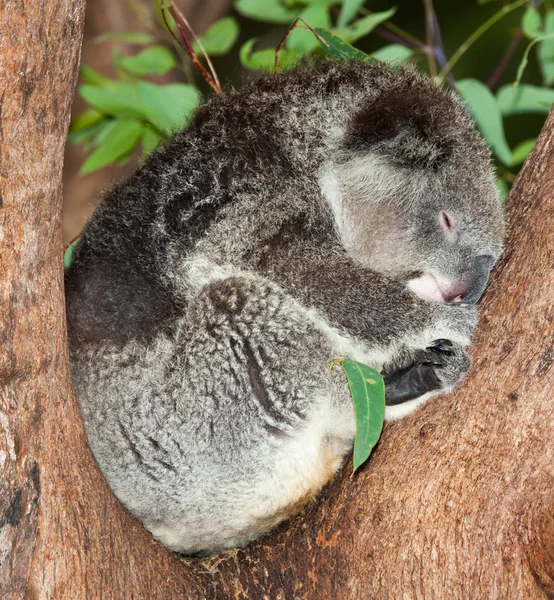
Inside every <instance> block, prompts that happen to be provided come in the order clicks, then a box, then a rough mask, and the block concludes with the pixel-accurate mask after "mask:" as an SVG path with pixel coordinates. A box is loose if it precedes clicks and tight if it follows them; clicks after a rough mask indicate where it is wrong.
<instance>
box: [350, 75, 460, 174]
mask: <svg viewBox="0 0 554 600" xmlns="http://www.w3.org/2000/svg"><path fill="white" fill-rule="evenodd" d="M459 119H460V105H459V104H458V103H457V102H456V101H455V100H454V99H453V98H452V97H451V96H448V95H447V94H445V93H444V92H443V91H442V90H441V89H440V88H439V87H438V86H436V85H435V84H433V83H432V82H430V81H426V80H424V79H422V78H419V77H417V76H416V75H415V74H414V77H413V78H409V79H408V80H406V79H405V78H397V79H396V82H395V83H393V84H392V85H389V86H387V87H386V88H385V89H381V90H380V92H379V94H378V95H377V96H376V97H374V98H371V99H369V100H368V102H367V103H366V104H365V105H364V106H363V107H362V108H361V109H360V110H358V112H357V113H356V114H355V115H354V117H353V118H352V119H351V121H350V123H349V126H348V130H347V134H346V137H345V144H346V147H347V149H349V150H355V151H362V152H363V151H373V152H377V153H379V154H383V155H386V156H387V157H388V158H389V159H390V160H392V161H393V162H395V163H397V164H399V165H403V166H407V167H418V168H429V167H431V168H436V167H438V166H439V165H440V164H442V163H443V162H444V161H445V160H447V159H448V158H449V156H450V155H451V154H452V152H453V149H454V146H455V143H456V139H455V135H456V133H455V128H454V123H455V122H458V123H459Z"/></svg>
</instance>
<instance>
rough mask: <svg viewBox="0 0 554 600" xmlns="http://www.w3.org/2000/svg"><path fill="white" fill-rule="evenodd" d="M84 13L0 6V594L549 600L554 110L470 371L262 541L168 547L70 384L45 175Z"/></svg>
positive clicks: (72, 8)
mask: <svg viewBox="0 0 554 600" xmlns="http://www.w3.org/2000/svg"><path fill="white" fill-rule="evenodd" d="M82 13H83V0H43V1H41V2H25V3H23V2H18V1H16V0H13V1H12V2H9V1H7V0H4V2H3V4H2V5H1V11H0V31H2V32H7V31H8V32H10V33H9V35H4V36H3V37H2V38H0V68H1V69H2V72H1V73H0V85H1V86H2V88H1V92H0V94H1V95H0V98H1V99H2V112H1V122H0V125H1V127H0V134H1V137H0V151H1V161H0V192H1V197H2V202H1V203H0V224H1V229H0V244H1V250H0V274H1V276H2V278H1V298H2V307H1V309H0V339H1V342H0V381H1V384H0V385H1V387H0V393H1V395H0V400H1V404H0V430H1V432H0V466H1V468H2V473H3V478H2V480H0V597H1V598H6V599H8V598H10V599H11V598H17V599H19V598H41V599H50V598H54V599H56V600H63V599H68V600H79V599H85V598H86V599H87V600H90V599H96V598H102V599H107V598H114V599H118V600H119V599H121V600H123V599H129V598H145V599H150V598H172V599H173V598H222V599H226V598H245V599H246V598H248V599H257V598H270V599H279V598H282V599H285V598H287V599H288V598H307V599H310V600H312V599H319V598H321V599H325V600H327V599H329V598H339V599H342V598H364V599H365V598H379V599H380V600H385V599H389V598H390V599H395V600H396V599H398V598H402V599H404V598H407V599H411V598H423V599H425V600H428V599H434V598H438V599H443V598H448V599H458V598H459V599H464V600H465V599H467V598H479V599H486V598H491V599H496V598H503V599H504V598H510V599H511V598H513V599H518V600H519V599H521V598H526V599H535V598H547V597H552V596H553V595H554V518H553V516H552V515H553V514H554V510H553V509H554V485H553V484H554V466H553V454H554V447H553V442H552V440H553V439H554V403H553V399H554V393H553V392H554V389H553V388H554V366H553V362H554V341H553V335H552V334H553V327H554V326H553V322H554V309H553V303H552V295H553V294H552V292H553V289H554V235H553V232H554V200H553V198H554V189H553V188H554V155H553V151H552V149H553V144H554V115H551V116H550V117H549V120H548V121H547V124H546V126H545V128H544V131H543V133H542V135H541V137H540V139H539V141H538V144H537V147H536V149H535V150H534V151H533V153H532V155H531V157H530V159H529V160H528V162H527V164H526V166H525V167H524V169H523V171H522V173H521V175H520V177H519V179H518V181H517V183H516V185H515V187H514V190H513V191H512V193H511V195H510V198H509V202H508V205H509V223H510V227H509V236H508V242H507V250H506V253H505V255H504V258H503V259H502V261H501V264H500V265H499V266H498V267H497V269H496V271H495V273H494V277H493V281H492V284H491V286H490V289H489V291H488V293H487V296H486V299H485V302H484V305H483V315H482V324H481V328H480V331H479V334H478V335H477V338H476V340H475V345H474V358H475V360H474V368H473V370H472V373H471V376H470V377H469V379H468V381H467V383H466V384H465V385H464V386H463V387H462V388H461V389H459V390H458V391H457V392H456V393H455V394H453V395H451V396H445V397H442V398H437V399H436V400H434V401H431V402H430V403H428V405H427V406H425V407H424V408H423V409H422V410H420V411H419V412H417V413H416V414H415V415H413V416H412V417H411V418H409V419H406V420H404V421H401V422H399V423H395V424H393V425H390V426H387V427H386V429H385V432H384V434H383V438H382V440H381V442H380V443H379V445H378V448H377V450H376V451H375V452H374V454H373V455H372V457H371V459H370V461H369V463H368V464H367V465H366V466H365V467H364V468H363V469H361V471H360V472H359V474H357V475H356V476H355V477H352V476H351V465H347V467H346V469H345V470H344V471H343V473H342V475H340V476H338V477H337V478H336V480H335V481H334V482H333V483H332V484H331V485H330V486H328V488H327V489H326V490H325V492H324V493H323V494H322V496H321V498H320V499H319V500H318V501H317V502H316V503H314V504H313V505H312V506H310V507H309V508H308V509H307V510H305V511H304V513H303V514H302V515H301V516H299V517H298V518H296V519H295V520H293V521H292V522H290V523H288V524H285V525H283V526H282V527H281V528H280V529H279V530H278V531H276V532H274V533H273V534H272V535H270V536H268V537H267V538H266V539H264V540H262V541H260V542H258V543H256V544H253V545H251V546H250V547H249V548H248V549H246V550H238V551H233V552H229V553H226V554H224V555H221V556H214V557H211V558H208V559H204V560H201V559H187V560H183V559H179V558H178V557H176V556H175V555H172V554H170V553H169V552H167V551H166V550H165V549H164V548H162V547H161V546H160V545H159V544H157V543H155V542H153V541H152V538H151V537H150V535H149V534H148V533H147V532H146V531H145V530H144V529H143V528H142V527H141V525H140V524H139V523H138V522H137V521H136V520H135V519H133V518H132V517H131V516H130V515H129V514H128V513H127V512H126V511H125V510H124V509H123V508H122V507H121V506H120V505H119V504H118V502H117V501H116V500H115V498H114V497H113V495H112V494H111V492H110V490H109V489H108V487H107V485H106V483H105V481H104V479H103V477H102V475H101V474H100V473H99V471H98V469H97V467H96V465H95V463H94V461H93V459H92V456H91V454H90V451H89V450H88V447H87V445H86V440H85V437H84V433H83V427H82V424H81V421H80V418H79V415H78V410H77V405H76V402H75V398H74V396H73V392H72V390H71V383H70V378H69V370H68V361H67V349H66V339H65V326H64V312H63V295H62V261H61V226H60V210H61V194H60V192H61V189H60V182H61V168H62V165H61V162H62V155H63V152H62V149H63V140H64V137H65V132H66V128H67V124H68V118H69V103H70V98H71V94H72V88H73V86H74V84H75V77H76V65H77V58H78V46H79V42H80V36H81V30H82Z"/></svg>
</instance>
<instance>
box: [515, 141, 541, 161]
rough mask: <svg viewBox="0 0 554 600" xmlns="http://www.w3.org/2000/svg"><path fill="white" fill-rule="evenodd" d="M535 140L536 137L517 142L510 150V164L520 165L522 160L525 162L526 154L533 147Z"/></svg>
mask: <svg viewBox="0 0 554 600" xmlns="http://www.w3.org/2000/svg"><path fill="white" fill-rule="evenodd" d="M536 141H537V138H531V139H529V140H525V141H524V142H521V143H520V144H518V145H517V146H516V147H515V148H514V150H513V152H512V164H514V165H520V164H521V163H522V162H525V159H526V158H527V155H528V154H529V152H531V150H532V149H533V146H534V145H535V142H536Z"/></svg>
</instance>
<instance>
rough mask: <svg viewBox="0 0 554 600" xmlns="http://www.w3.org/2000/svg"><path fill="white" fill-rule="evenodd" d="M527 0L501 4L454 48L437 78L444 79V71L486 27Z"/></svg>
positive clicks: (452, 65)
mask: <svg viewBox="0 0 554 600" xmlns="http://www.w3.org/2000/svg"><path fill="white" fill-rule="evenodd" d="M528 1H529V0H518V1H517V2H512V4H507V5H506V6H503V7H502V8H501V9H500V10H499V11H498V12H496V13H494V15H493V16H492V17H491V18H490V19H488V20H487V21H485V22H484V23H483V24H482V25H481V26H480V27H478V28H477V29H476V30H475V31H474V32H473V33H472V34H471V35H470V36H469V37H468V38H467V40H466V41H465V42H464V43H463V44H462V45H461V46H460V47H459V48H458V49H457V50H456V52H454V54H453V55H452V57H451V58H450V60H449V61H448V64H447V65H446V66H445V67H444V68H443V69H442V71H441V72H440V73H439V75H438V77H439V80H440V81H442V80H443V79H444V77H445V75H446V73H448V71H451V70H452V68H453V67H454V65H455V64H456V63H457V62H458V61H459V60H460V58H461V57H462V56H463V55H464V53H465V52H466V50H467V49H468V48H469V47H470V46H471V45H472V44H473V43H474V42H476V41H477V40H478V39H479V38H480V37H481V36H482V35H483V34H484V33H485V31H487V30H488V29H490V28H491V27H492V26H493V25H494V24H495V23H496V22H497V21H500V19H501V18H502V17H504V16H506V15H507V14H508V13H510V12H512V11H513V10H515V9H516V8H519V7H520V6H523V5H524V4H526V3H527V2H528Z"/></svg>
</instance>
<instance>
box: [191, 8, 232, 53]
mask: <svg viewBox="0 0 554 600" xmlns="http://www.w3.org/2000/svg"><path fill="white" fill-rule="evenodd" d="M238 36H239V24H238V23H237V21H236V19H233V17H224V18H223V19H219V21H216V22H215V23H214V24H213V25H212V26H211V27H209V28H208V30H207V31H206V33H205V34H204V35H202V36H200V41H201V42H202V45H203V46H204V50H205V51H206V52H207V54H209V55H210V56H221V55H223V54H227V52H229V50H230V49H231V48H232V47H233V46H234V44H235V42H236V41H237V38H238ZM192 47H193V48H194V49H195V51H196V52H197V54H198V55H199V56H201V55H202V52H201V50H200V47H199V46H198V44H197V43H196V42H193V43H192Z"/></svg>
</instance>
